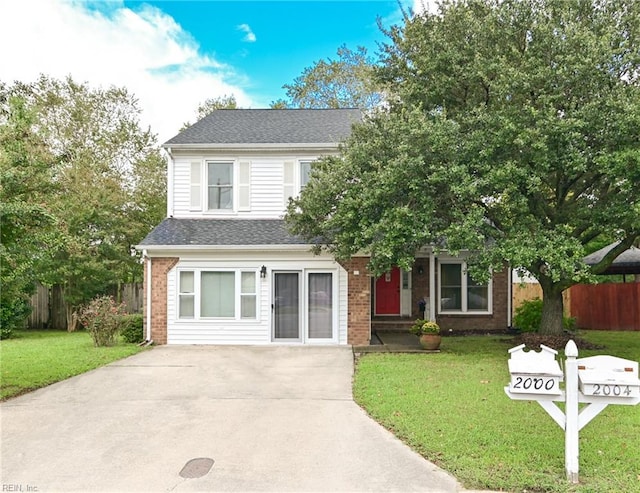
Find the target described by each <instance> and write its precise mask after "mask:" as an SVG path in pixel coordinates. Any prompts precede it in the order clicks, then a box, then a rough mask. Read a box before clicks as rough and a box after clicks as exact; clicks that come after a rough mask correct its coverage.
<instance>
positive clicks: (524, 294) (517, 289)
mask: <svg viewBox="0 0 640 493" xmlns="http://www.w3.org/2000/svg"><path fill="white" fill-rule="evenodd" d="M534 298H540V299H542V288H541V287H540V284H538V283H537V282H529V283H523V284H520V283H517V282H516V283H513V295H512V302H513V308H512V309H513V313H515V312H516V309H517V308H518V307H519V306H520V305H522V303H523V302H525V301H528V300H532V299H534ZM562 300H563V305H564V314H565V315H566V316H569V314H570V313H571V292H570V290H566V291H565V292H564V293H562Z"/></svg>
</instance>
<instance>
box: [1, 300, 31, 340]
mask: <svg viewBox="0 0 640 493" xmlns="http://www.w3.org/2000/svg"><path fill="white" fill-rule="evenodd" d="M30 313H31V305H30V304H29V301H28V300H26V299H24V298H17V299H13V300H9V299H6V298H5V299H3V300H2V304H1V305H0V339H9V338H10V337H11V335H12V334H13V330H14V329H19V328H22V326H23V325H24V321H25V320H26V318H27V317H28V316H29V314H30Z"/></svg>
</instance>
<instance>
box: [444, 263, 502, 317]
mask: <svg viewBox="0 0 640 493" xmlns="http://www.w3.org/2000/svg"><path fill="white" fill-rule="evenodd" d="M439 280H440V283H439V284H440V289H439V300H440V313H467V312H473V313H489V312H490V311H491V310H490V308H491V290H490V284H483V283H479V282H476V281H475V280H474V279H473V278H472V277H471V276H470V275H469V273H468V272H467V266H466V264H465V263H464V262H441V263H440V277H439Z"/></svg>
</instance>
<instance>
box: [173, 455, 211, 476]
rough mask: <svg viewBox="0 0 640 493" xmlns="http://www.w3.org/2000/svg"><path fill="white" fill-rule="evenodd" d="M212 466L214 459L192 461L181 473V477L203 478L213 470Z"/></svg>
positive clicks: (204, 458)
mask: <svg viewBox="0 0 640 493" xmlns="http://www.w3.org/2000/svg"><path fill="white" fill-rule="evenodd" d="M212 466H213V459H209V458H207V457H199V458H197V459H191V460H190V461H189V462H187V463H186V464H185V465H184V467H183V468H182V471H180V476H181V477H183V478H188V479H194V478H201V477H202V476H204V475H205V474H207V473H208V472H209V471H210V470H211V467H212Z"/></svg>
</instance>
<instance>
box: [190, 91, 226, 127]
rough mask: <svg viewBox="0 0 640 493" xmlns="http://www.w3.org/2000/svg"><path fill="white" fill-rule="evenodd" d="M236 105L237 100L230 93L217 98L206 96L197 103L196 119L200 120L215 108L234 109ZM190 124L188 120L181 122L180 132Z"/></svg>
mask: <svg viewBox="0 0 640 493" xmlns="http://www.w3.org/2000/svg"><path fill="white" fill-rule="evenodd" d="M237 107H238V102H237V101H236V97H235V96H234V95H233V94H232V95H231V96H227V95H226V94H225V95H224V96H219V97H217V98H207V99H205V100H204V102H202V103H200V104H199V105H198V110H197V112H196V113H197V116H196V121H199V120H202V119H203V118H204V117H205V116H207V115H208V114H209V113H211V112H212V111H215V110H235V109H236V108H237ZM190 126H191V123H190V122H185V123H183V124H182V127H181V128H180V132H182V131H183V130H186V129H187V128H189V127H190Z"/></svg>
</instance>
